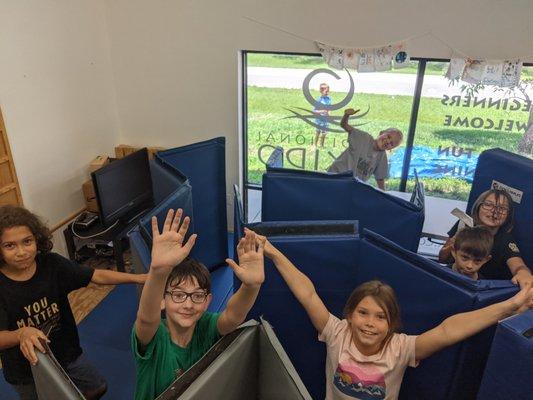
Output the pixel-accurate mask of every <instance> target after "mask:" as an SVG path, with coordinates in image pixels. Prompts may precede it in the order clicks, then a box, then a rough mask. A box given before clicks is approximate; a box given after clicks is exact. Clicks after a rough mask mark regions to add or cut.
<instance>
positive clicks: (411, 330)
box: [354, 231, 517, 400]
mask: <svg viewBox="0 0 533 400" xmlns="http://www.w3.org/2000/svg"><path fill="white" fill-rule="evenodd" d="M356 262H357V265H358V266H357V269H358V273H357V279H356V281H355V282H354V286H356V285H358V284H360V283H363V282H366V281H368V280H372V279H380V280H382V281H385V282H386V283H388V284H389V285H391V286H392V287H393V288H394V290H395V291H396V294H397V296H398V301H399V303H400V306H401V309H402V322H403V329H402V331H403V332H404V333H407V334H411V335H418V334H420V333H423V332H425V331H427V330H429V329H431V328H433V327H435V326H436V325H438V324H439V323H440V322H442V321H443V320H444V319H445V318H446V317H448V316H450V315H453V314H456V313H459V312H467V311H471V310H475V309H478V308H482V307H485V306H487V305H490V304H493V303H496V302H499V301H502V300H504V299H507V298H509V297H511V296H512V295H514V294H515V293H516V292H517V288H516V286H514V285H513V284H512V283H511V282H510V281H473V280H471V279H469V278H467V277H465V276H463V275H460V274H457V273H455V272H453V271H452V270H451V269H449V268H446V267H442V266H441V265H440V264H437V263H435V262H433V261H431V260H428V259H425V258H424V257H421V256H419V255H417V254H415V253H412V252H410V251H407V250H405V249H402V248H401V247H400V246H398V245H396V244H394V243H392V242H391V241H389V240H387V239H385V238H383V237H381V236H379V235H377V234H375V233H372V232H368V231H365V232H364V233H363V238H362V240H361V246H360V254H359V255H358V258H357V261H356ZM493 335H494V328H489V329H486V330H485V331H483V332H480V333H479V334H478V335H475V336H473V337H472V338H470V339H468V340H466V341H463V342H461V343H458V344H456V345H454V346H451V347H449V348H447V349H445V350H443V351H441V352H439V353H436V354H435V355H433V356H431V357H430V358H428V359H426V360H424V361H422V362H421V364H420V366H419V367H418V368H416V369H408V372H407V374H406V378H405V379H404V385H403V389H402V392H401V395H400V398H404V399H409V400H416V399H420V400H422V399H435V400H438V399H442V400H444V399H454V400H459V399H464V400H467V399H472V398H475V396H476V393H477V390H478V388H479V385H480V382H481V377H482V374H483V370H484V367H485V363H486V358H487V355H488V352H489V349H490V344H491V341H492V337H493Z"/></svg>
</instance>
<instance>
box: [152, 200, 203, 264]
mask: <svg viewBox="0 0 533 400" xmlns="http://www.w3.org/2000/svg"><path fill="white" fill-rule="evenodd" d="M182 214H183V210H182V209H181V208H179V209H178V210H177V211H176V213H175V214H174V210H172V209H170V210H168V213H167V217H166V218H165V223H164V224H163V231H162V232H161V233H160V232H159V227H158V226H157V218H156V217H152V238H153V244H152V264H151V267H150V268H154V269H156V270H164V271H167V270H170V269H172V268H174V267H175V266H176V265H178V264H179V263H181V262H182V261H183V260H184V259H185V258H186V257H187V256H188V255H189V253H190V252H191V250H192V247H193V246H194V242H195V241H196V234H194V235H191V237H190V238H189V240H187V242H186V243H183V241H184V240H185V235H186V234H187V229H189V223H190V218H189V217H185V218H184V219H183V222H182V223H181V226H180V221H181V217H182Z"/></svg>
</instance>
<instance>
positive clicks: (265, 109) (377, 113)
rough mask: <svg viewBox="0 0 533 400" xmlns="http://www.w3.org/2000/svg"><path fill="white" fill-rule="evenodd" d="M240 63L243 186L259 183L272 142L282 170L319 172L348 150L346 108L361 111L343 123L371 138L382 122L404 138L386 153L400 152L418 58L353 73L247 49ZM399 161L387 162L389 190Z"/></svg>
mask: <svg viewBox="0 0 533 400" xmlns="http://www.w3.org/2000/svg"><path fill="white" fill-rule="evenodd" d="M246 60H247V69H246V79H247V88H246V91H247V96H246V98H247V104H246V106H247V121H246V122H247V132H246V133H247V136H246V138H247V140H246V144H247V166H246V167H247V177H248V179H247V183H252V184H261V176H262V174H263V172H264V170H265V163H266V161H267V159H268V157H269V156H270V154H271V153H272V150H273V148H274V147H276V146H281V147H283V150H284V166H285V167H287V168H296V169H306V170H318V171H326V170H327V168H328V167H329V166H330V165H331V164H332V162H333V161H334V160H335V158H337V157H338V156H339V155H340V154H341V153H342V152H343V151H344V149H346V147H347V133H346V132H345V131H344V130H343V129H342V128H341V127H340V125H339V124H340V120H341V117H342V115H343V113H344V109H346V108H354V109H360V110H361V111H360V113H359V114H358V115H357V116H356V117H357V118H355V117H351V118H350V121H349V123H350V125H352V126H354V127H357V128H359V129H361V130H364V131H367V132H369V133H370V134H371V135H372V136H374V137H376V136H377V135H378V134H379V132H380V131H382V130H384V129H386V128H389V127H396V128H398V129H400V130H401V131H402V132H403V133H404V141H403V143H402V145H400V147H398V148H396V149H394V150H393V152H392V153H391V154H389V158H390V159H394V160H399V157H398V155H396V154H395V153H396V152H399V151H400V150H401V154H402V155H403V153H404V151H403V148H404V147H405V139H406V136H407V130H408V124H409V119H410V115H411V107H412V101H413V93H414V88H415V83H416V71H417V68H418V62H417V61H412V62H411V65H410V66H409V67H407V68H404V69H398V70H392V71H387V72H372V73H357V72H355V71H352V70H350V71H349V72H346V71H338V70H332V69H329V68H328V66H327V65H326V64H325V63H324V62H323V61H322V58H321V57H320V56H303V55H284V54H264V53H261V54H258V53H246ZM321 84H327V85H328V86H329V93H328V96H329V98H330V103H331V104H330V106H331V109H330V110H329V115H326V113H324V117H320V116H319V115H317V109H316V108H315V107H316V101H317V100H318V99H319V98H320V97H321V93H320V86H321ZM323 87H324V86H323ZM323 101H324V100H323ZM317 131H318V132H317ZM322 132H324V133H322ZM402 163H403V159H401V160H400V161H398V162H397V163H395V164H394V165H392V164H391V169H390V175H391V179H389V182H388V183H387V188H388V189H397V188H398V186H399V181H400V177H401V168H402ZM369 183H372V184H375V182H374V180H373V179H372V180H371V181H369Z"/></svg>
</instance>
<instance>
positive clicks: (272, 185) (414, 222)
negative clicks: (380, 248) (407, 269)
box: [261, 168, 424, 251]
mask: <svg viewBox="0 0 533 400" xmlns="http://www.w3.org/2000/svg"><path fill="white" fill-rule="evenodd" d="M261 204H262V210H261V216H262V220H263V221H310V220H357V221H359V228H360V229H364V228H367V229H371V230H372V231H374V232H377V233H379V234H381V235H383V236H385V237H387V238H389V239H390V240H393V241H394V242H396V243H398V244H399V245H401V246H402V247H404V248H406V249H409V250H413V251H416V250H417V249H418V245H419V242H420V235H421V233H422V226H423V225H424V206H423V203H422V204H418V205H415V204H413V203H410V202H408V201H405V200H403V199H400V198H398V197H395V196H392V195H390V194H388V193H386V192H383V191H381V190H379V189H376V188H374V187H372V186H370V185H368V184H366V183H364V182H361V181H359V180H357V179H355V178H354V177H353V176H352V174H351V173H343V174H326V173H319V172H310V171H297V170H287V169H278V168H269V169H268V171H267V172H266V173H265V174H264V175H263V190H262V203H261Z"/></svg>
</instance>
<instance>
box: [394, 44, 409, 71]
mask: <svg viewBox="0 0 533 400" xmlns="http://www.w3.org/2000/svg"><path fill="white" fill-rule="evenodd" d="M392 60H393V61H394V68H404V67H408V66H409V61H411V59H410V57H409V54H408V53H407V49H406V47H405V43H397V44H395V45H394V46H393V47H392Z"/></svg>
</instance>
